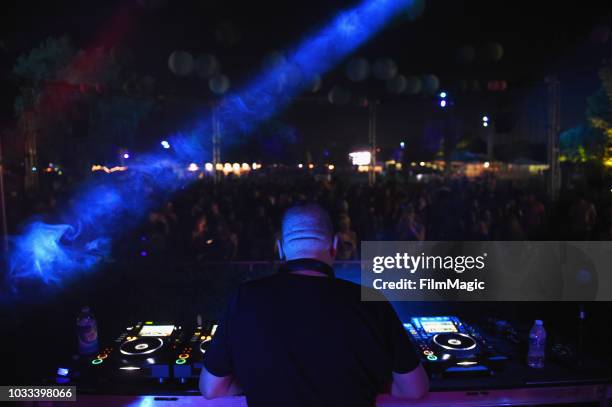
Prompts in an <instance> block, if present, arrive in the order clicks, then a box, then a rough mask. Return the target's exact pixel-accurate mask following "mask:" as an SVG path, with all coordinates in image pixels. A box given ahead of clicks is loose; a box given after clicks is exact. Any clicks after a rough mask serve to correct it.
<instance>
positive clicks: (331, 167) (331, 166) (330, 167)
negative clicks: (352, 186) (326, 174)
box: [327, 164, 336, 171]
mask: <svg viewBox="0 0 612 407" xmlns="http://www.w3.org/2000/svg"><path fill="white" fill-rule="evenodd" d="M327 168H329V170H330V171H333V170H334V168H336V166H335V165H334V164H329V165H328V166H327Z"/></svg>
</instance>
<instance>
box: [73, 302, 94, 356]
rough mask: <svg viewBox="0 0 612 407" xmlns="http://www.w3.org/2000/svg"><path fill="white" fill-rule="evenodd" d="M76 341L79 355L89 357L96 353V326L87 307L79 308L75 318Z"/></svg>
mask: <svg viewBox="0 0 612 407" xmlns="http://www.w3.org/2000/svg"><path fill="white" fill-rule="evenodd" d="M76 322H77V341H78V344H79V354H80V355H91V354H93V353H96V352H97V351H98V349H99V348H98V324H97V323H96V319H95V318H94V316H93V314H92V313H91V310H90V309H89V307H87V306H85V307H83V308H81V313H80V314H79V316H78V317H77V321H76Z"/></svg>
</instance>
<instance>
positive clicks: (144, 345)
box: [134, 343, 149, 350]
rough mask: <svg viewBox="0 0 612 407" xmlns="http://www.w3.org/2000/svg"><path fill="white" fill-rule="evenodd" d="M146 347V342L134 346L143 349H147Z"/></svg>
mask: <svg viewBox="0 0 612 407" xmlns="http://www.w3.org/2000/svg"><path fill="white" fill-rule="evenodd" d="M148 347H149V345H148V344H146V343H139V344H138V345H136V346H134V348H135V349H136V350H143V349H147V348H148Z"/></svg>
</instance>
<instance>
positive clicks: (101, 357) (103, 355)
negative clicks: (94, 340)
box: [96, 353, 108, 359]
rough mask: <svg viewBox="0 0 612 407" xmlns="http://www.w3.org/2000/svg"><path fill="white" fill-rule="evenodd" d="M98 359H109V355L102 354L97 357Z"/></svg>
mask: <svg viewBox="0 0 612 407" xmlns="http://www.w3.org/2000/svg"><path fill="white" fill-rule="evenodd" d="M96 357H97V358H98V359H106V358H107V357H108V354H106V353H100V354H99V355H98V356H96Z"/></svg>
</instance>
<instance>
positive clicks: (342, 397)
mask: <svg viewBox="0 0 612 407" xmlns="http://www.w3.org/2000/svg"><path fill="white" fill-rule="evenodd" d="M278 246H279V252H280V253H281V257H282V258H283V259H284V260H285V261H286V266H285V267H284V269H283V270H282V271H281V272H280V273H278V274H275V275H273V276H271V277H266V278H263V279H260V280H256V281H251V282H248V283H246V284H243V285H242V286H240V287H239V289H238V290H237V293H236V294H235V295H234V296H233V297H232V299H231V301H230V303H229V306H228V308H227V311H226V314H225V316H224V317H223V319H222V320H221V322H220V325H219V329H218V330H217V334H216V335H215V337H214V338H213V341H212V343H211V344H210V346H209V348H208V350H207V352H206V354H205V355H204V369H202V374H201V376H200V390H201V391H202V394H203V395H204V397H206V398H209V399H210V398H216V397H223V396H230V395H238V394H245V395H246V398H247V403H248V405H249V407H258V406H264V407H270V406H283V407H291V406H351V407H359V406H364V407H365V406H368V407H371V406H374V405H375V398H376V395H377V394H379V393H383V392H388V391H389V390H390V391H391V394H392V395H394V396H396V397H400V398H408V399H415V398H420V397H422V396H423V395H424V394H425V393H426V392H427V391H428V387H429V382H428V379H427V375H426V374H425V371H424V370H423V368H422V366H421V365H420V364H419V361H418V358H417V356H416V354H415V351H414V348H413V346H412V344H411V343H410V340H409V339H408V336H407V334H406V332H405V330H404V328H403V326H402V324H401V322H400V321H399V319H398V318H397V315H396V314H395V312H394V310H393V308H392V307H391V305H390V304H389V303H388V302H386V301H384V299H383V300H382V301H379V302H362V301H361V287H360V286H359V285H356V284H353V283H350V282H347V281H343V280H339V279H335V278H334V276H333V269H332V268H331V265H332V263H333V261H334V257H335V254H336V239H335V237H334V232H333V228H332V224H331V221H330V219H329V215H328V214H327V212H326V211H325V210H324V209H323V208H321V207H320V206H319V205H316V204H302V205H298V206H294V207H292V208H290V209H289V210H288V211H287V212H286V213H285V216H284V217H283V222H282V237H281V239H280V240H279V242H278Z"/></svg>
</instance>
